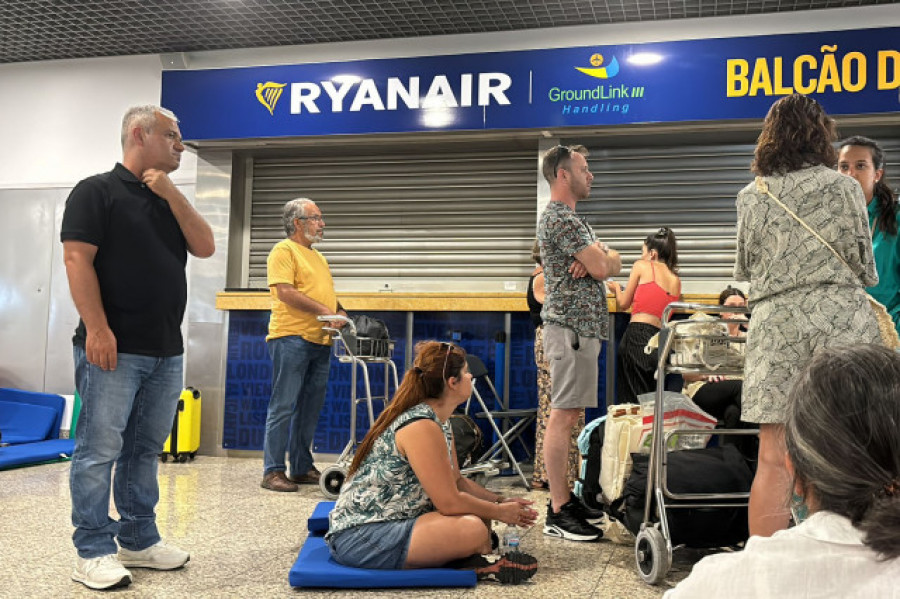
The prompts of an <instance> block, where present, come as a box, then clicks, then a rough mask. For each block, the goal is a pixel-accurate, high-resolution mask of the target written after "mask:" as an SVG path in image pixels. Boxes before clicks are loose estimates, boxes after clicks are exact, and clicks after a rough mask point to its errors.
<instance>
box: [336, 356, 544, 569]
mask: <svg viewBox="0 0 900 599" xmlns="http://www.w3.org/2000/svg"><path fill="white" fill-rule="evenodd" d="M471 394H472V375H471V373H469V368H468V365H467V363H466V353H465V351H464V350H463V349H461V348H459V347H457V346H455V345H452V344H450V343H438V342H436V341H423V342H421V343H419V344H418V345H416V358H415V361H414V363H413V367H412V368H410V369H409V370H407V371H406V375H405V376H404V377H403V381H402V382H401V383H400V387H399V388H398V389H397V393H396V394H395V395H394V399H393V400H392V401H391V403H390V404H388V405H387V407H386V408H385V410H384V412H382V413H381V415H380V416H379V417H378V419H377V420H376V421H375V424H374V425H373V426H372V428H371V429H370V430H369V432H368V434H366V436H365V438H364V439H363V441H362V443H360V445H359V448H358V449H357V450H356V454H355V456H354V458H353V462H352V463H351V465H350V469H349V476H348V478H347V480H346V481H345V482H344V484H343V486H342V487H341V494H340V496H339V497H338V500H337V503H336V504H335V507H334V510H333V511H332V512H331V515H330V516H329V527H328V534H327V535H326V536H325V541H326V542H327V543H328V547H329V549H330V550H331V554H332V556H333V557H334V559H335V560H336V561H337V562H339V563H341V564H343V565H345V566H352V567H358V568H379V569H403V568H430V567H438V566H448V567H459V568H468V569H474V570H475V571H476V572H477V573H478V575H479V579H493V580H497V581H499V582H504V583H506V582H511V583H517V582H522V581H523V580H525V579H527V578H530V577H531V576H532V575H533V574H534V572H535V571H536V570H537V561H536V560H535V559H534V558H533V557H531V556H529V555H526V554H523V553H520V552H510V553H508V554H507V555H505V556H503V557H502V558H500V559H499V560H496V561H491V560H489V559H487V558H484V557H483V556H482V555H481V554H487V553H490V552H491V536H490V521H491V520H499V521H501V522H505V523H506V524H511V525H517V526H526V527H527V526H531V525H532V524H534V520H535V518H536V517H537V512H536V511H535V510H533V509H532V508H531V507H530V506H531V504H532V502H531V501H528V500H526V499H521V498H504V497H502V496H501V495H498V494H497V493H494V492H493V491H488V490H487V489H485V488H484V487H482V486H481V485H479V484H477V483H475V482H474V481H472V480H469V479H468V478H465V477H463V476H461V475H460V472H459V464H458V463H457V460H456V451H455V449H454V446H453V433H452V432H451V429H450V425H449V424H448V422H447V420H448V419H449V418H450V415H451V414H452V413H453V411H454V410H455V409H456V407H457V406H459V405H460V404H462V403H464V402H465V401H466V400H467V399H468V398H469V396H470V395H471Z"/></svg>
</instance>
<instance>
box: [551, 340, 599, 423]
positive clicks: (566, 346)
mask: <svg viewBox="0 0 900 599" xmlns="http://www.w3.org/2000/svg"><path fill="white" fill-rule="evenodd" d="M600 343H601V342H600V339H597V338H596V337H582V336H581V335H579V334H578V333H576V332H575V331H573V330H572V329H567V328H564V327H560V326H557V325H553V324H545V325H544V355H545V356H546V358H547V362H549V363H550V407H551V408H558V409H576V408H596V407H597V379H598V376H599V366H598V365H597V358H599V357H600Z"/></svg>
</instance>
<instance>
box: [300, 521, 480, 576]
mask: <svg viewBox="0 0 900 599" xmlns="http://www.w3.org/2000/svg"><path fill="white" fill-rule="evenodd" d="M288 581H289V582H290V584H291V586H292V587H297V588H338V589H390V588H404V587H474V586H475V583H476V581H477V579H476V577H475V572H474V571H472V570H451V569H449V568H421V569H415V570H367V569H363V568H350V567H348V566H342V565H340V564H339V563H337V562H336V561H334V559H332V557H331V552H330V551H329V550H328V546H327V545H325V538H324V537H320V536H314V535H312V534H310V536H309V537H307V539H306V542H305V543H304V544H303V548H302V549H300V555H298V556H297V561H296V562H294V565H293V567H291V571H290V574H289V575H288Z"/></svg>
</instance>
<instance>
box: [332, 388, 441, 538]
mask: <svg viewBox="0 0 900 599" xmlns="http://www.w3.org/2000/svg"><path fill="white" fill-rule="evenodd" d="M416 420H434V421H435V422H437V423H438V425H439V426H440V427H441V429H442V430H443V432H444V438H445V440H446V441H447V455H448V456H449V455H450V452H451V451H452V450H453V441H452V439H453V433H452V432H451V430H450V425H449V424H447V423H443V422H441V421H440V420H439V419H438V417H437V415H435V413H434V410H432V409H431V406H429V405H428V404H425V403H420V404H418V405H416V406H413V407H412V408H410V409H408V410H407V411H405V412H403V413H402V414H400V415H399V416H398V417H397V418H396V420H394V421H393V422H392V423H391V424H390V425H389V426H388V427H387V429H386V430H385V431H384V432H383V433H381V435H380V436H379V437H378V439H376V440H375V443H374V444H373V445H372V449H371V450H370V451H369V453H368V455H366V457H365V459H364V460H363V461H362V464H360V466H359V470H357V471H356V472H355V473H354V474H353V476H351V477H350V478H349V479H347V480H346V481H345V482H344V485H343V486H342V487H341V494H340V496H339V497H338V500H337V503H336V504H335V506H334V509H333V510H332V511H331V514H330V516H329V526H328V534H327V535H326V537H325V538H326V539H328V538H330V537H331V536H332V535H333V534H335V533H337V532H340V531H342V530H346V529H348V528H353V527H354V526H359V525H360V524H372V523H374V522H389V521H391V520H408V519H415V518H418V517H419V516H421V515H422V514H425V513H427V512H432V511H434V504H433V503H431V499H429V497H428V495H427V494H426V493H425V489H424V488H422V484H421V483H420V482H419V479H418V477H417V476H416V473H415V472H413V469H412V466H410V464H409V460H408V459H407V458H406V456H403V455H401V454H400V451H399V450H398V449H397V443H396V441H395V436H396V434H397V431H398V430H400V429H401V428H403V427H404V426H406V425H407V424H409V423H411V422H415V421H416Z"/></svg>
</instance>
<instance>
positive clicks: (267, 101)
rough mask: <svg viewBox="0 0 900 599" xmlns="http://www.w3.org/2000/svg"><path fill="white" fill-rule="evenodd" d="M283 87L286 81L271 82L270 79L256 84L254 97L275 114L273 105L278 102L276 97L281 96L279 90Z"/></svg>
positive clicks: (282, 89)
mask: <svg viewBox="0 0 900 599" xmlns="http://www.w3.org/2000/svg"><path fill="white" fill-rule="evenodd" d="M285 87H287V83H273V82H272V81H266V82H265V83H257V84H256V99H257V100H259V103H260V104H262V105H263V106H265V107H266V109H268V111H269V114H271V115H272V116H275V105H276V104H278V98H280V97H281V92H283V91H284V88H285Z"/></svg>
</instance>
